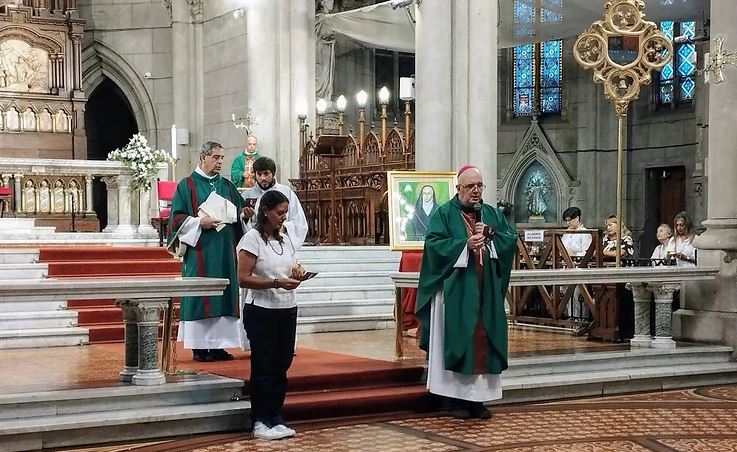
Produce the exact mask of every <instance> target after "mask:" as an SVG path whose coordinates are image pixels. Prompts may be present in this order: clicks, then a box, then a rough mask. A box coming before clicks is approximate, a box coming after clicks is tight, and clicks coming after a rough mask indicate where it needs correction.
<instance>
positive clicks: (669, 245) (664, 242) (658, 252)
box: [650, 223, 675, 265]
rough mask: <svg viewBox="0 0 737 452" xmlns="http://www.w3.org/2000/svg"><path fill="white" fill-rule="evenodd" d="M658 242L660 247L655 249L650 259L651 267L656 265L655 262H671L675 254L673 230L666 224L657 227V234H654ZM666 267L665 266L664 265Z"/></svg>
mask: <svg viewBox="0 0 737 452" xmlns="http://www.w3.org/2000/svg"><path fill="white" fill-rule="evenodd" d="M655 236H656V237H657V238H658V241H659V242H660V245H658V246H656V247H655V250H653V254H652V256H650V259H651V260H653V265H656V264H657V262H656V260H661V261H662V260H666V259H667V260H671V259H672V257H673V254H674V253H675V242H674V240H673V229H672V228H671V227H670V226H668V225H667V224H665V223H663V224H661V225H660V226H658V232H657V233H656V234H655ZM666 265H667V264H666Z"/></svg>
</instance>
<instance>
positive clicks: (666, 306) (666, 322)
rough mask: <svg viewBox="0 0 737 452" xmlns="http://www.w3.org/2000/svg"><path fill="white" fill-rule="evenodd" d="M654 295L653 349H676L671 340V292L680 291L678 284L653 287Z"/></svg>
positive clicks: (674, 343)
mask: <svg viewBox="0 0 737 452" xmlns="http://www.w3.org/2000/svg"><path fill="white" fill-rule="evenodd" d="M654 286H655V287H654V290H653V293H654V294H655V339H653V343H652V346H653V348H676V342H675V341H674V340H673V328H672V322H673V320H672V319H673V292H675V291H676V290H678V289H680V287H681V285H680V284H678V283H663V284H658V285H654Z"/></svg>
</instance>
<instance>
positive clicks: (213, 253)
mask: <svg viewBox="0 0 737 452" xmlns="http://www.w3.org/2000/svg"><path fill="white" fill-rule="evenodd" d="M224 157H225V151H223V147H222V146H221V145H220V144H218V143H216V142H214V141H206V142H205V144H203V145H202V148H201V149H200V164H199V165H198V166H197V168H195V170H194V172H192V174H191V175H190V176H188V177H186V178H185V179H183V180H182V181H180V182H179V184H178V185H177V189H176V192H175V194H174V199H173V200H172V206H171V214H170V215H171V216H170V226H169V227H170V229H169V242H170V243H171V242H172V241H175V240H178V241H179V242H180V243H183V244H186V253H185V254H184V258H183V262H182V276H201V277H211V278H226V279H229V280H230V285H228V286H227V287H226V288H225V291H224V292H223V295H220V296H204V297H182V300H181V310H180V316H179V318H180V323H179V336H178V339H179V340H180V341H182V342H184V347H185V348H189V349H192V350H193V357H194V359H195V360H196V361H225V360H231V359H233V356H232V355H231V354H229V353H228V352H227V351H225V349H226V348H235V347H239V346H240V331H239V328H240V327H239V321H238V319H239V307H238V279H237V266H236V254H235V246H236V244H237V243H238V241H239V240H240V237H241V235H242V227H241V223H240V221H239V215H240V212H241V210H242V209H243V200H242V198H241V196H240V193H238V189H237V188H236V187H235V185H234V184H233V183H232V182H231V181H229V180H228V179H226V178H224V177H222V176H221V175H220V170H221V168H222V165H223V158H224Z"/></svg>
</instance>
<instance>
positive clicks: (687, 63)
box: [676, 21, 696, 101]
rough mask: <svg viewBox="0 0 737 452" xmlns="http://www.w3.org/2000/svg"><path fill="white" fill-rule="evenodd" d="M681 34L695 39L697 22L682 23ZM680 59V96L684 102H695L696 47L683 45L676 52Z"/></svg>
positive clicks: (687, 44)
mask: <svg viewBox="0 0 737 452" xmlns="http://www.w3.org/2000/svg"><path fill="white" fill-rule="evenodd" d="M681 34H682V35H685V36H688V37H689V38H693V37H694V36H696V22H694V21H688V22H682V23H681ZM676 55H677V57H678V63H677V64H678V66H677V67H678V77H679V79H680V93H679V94H680V96H681V100H683V101H690V100H693V95H694V88H695V86H696V84H695V83H694V79H693V74H694V72H695V71H696V46H695V45H694V44H689V43H686V44H681V45H680V46H679V47H678V50H676Z"/></svg>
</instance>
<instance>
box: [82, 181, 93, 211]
mask: <svg viewBox="0 0 737 452" xmlns="http://www.w3.org/2000/svg"><path fill="white" fill-rule="evenodd" d="M93 179H94V176H91V175H87V176H85V177H84V205H85V209H84V213H86V214H93V213H95V210H94V209H93V208H92V180H93Z"/></svg>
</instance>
